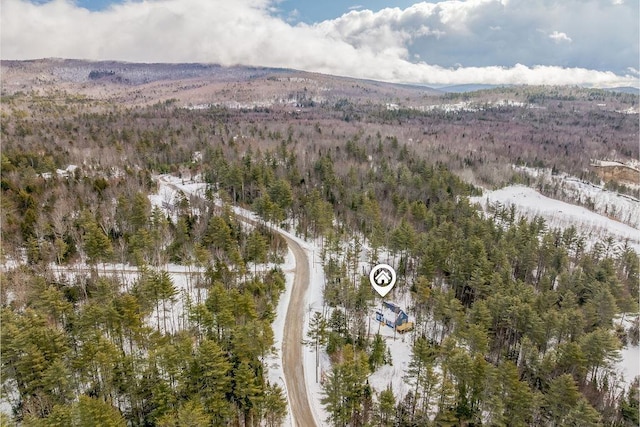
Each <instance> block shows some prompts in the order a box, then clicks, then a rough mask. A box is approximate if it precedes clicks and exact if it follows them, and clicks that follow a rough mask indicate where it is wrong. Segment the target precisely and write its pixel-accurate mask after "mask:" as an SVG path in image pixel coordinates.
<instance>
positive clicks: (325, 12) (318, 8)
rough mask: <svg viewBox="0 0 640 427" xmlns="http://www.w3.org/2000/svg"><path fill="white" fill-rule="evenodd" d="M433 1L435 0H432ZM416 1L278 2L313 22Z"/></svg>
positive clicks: (106, 0) (90, 4)
mask: <svg viewBox="0 0 640 427" xmlns="http://www.w3.org/2000/svg"><path fill="white" fill-rule="evenodd" d="M432 2H433V1H432ZM119 3H123V1H118V0H78V1H76V4H77V5H78V6H81V7H84V8H86V9H89V10H92V11H99V10H104V9H106V8H108V7H109V6H111V5H112V4H119ZM413 3H415V2H414V1H411V0H403V1H384V0H363V1H356V2H348V1H341V0H324V1H315V0H311V1H310V0H283V1H281V2H279V3H277V4H276V7H277V8H278V9H279V13H278V14H279V15H280V16H282V17H283V18H285V19H287V20H289V22H296V23H297V22H306V23H309V24H312V23H314V22H320V21H324V20H327V19H333V18H337V17H339V16H341V15H343V14H344V13H347V12H349V11H350V10H360V9H370V10H372V11H378V10H380V9H384V8H385V7H399V8H403V9H404V8H406V7H408V6H410V5H412V4H413Z"/></svg>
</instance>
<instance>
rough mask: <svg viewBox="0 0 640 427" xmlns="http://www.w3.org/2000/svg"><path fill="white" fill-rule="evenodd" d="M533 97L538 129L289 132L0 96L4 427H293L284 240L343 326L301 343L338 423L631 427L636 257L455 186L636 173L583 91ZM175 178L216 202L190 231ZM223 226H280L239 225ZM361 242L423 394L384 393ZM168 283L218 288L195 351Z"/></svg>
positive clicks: (256, 124)
mask: <svg viewBox="0 0 640 427" xmlns="http://www.w3.org/2000/svg"><path fill="white" fill-rule="evenodd" d="M500 90H501V91H511V92H516V91H518V90H520V91H526V90H527V89H517V88H516V89H500ZM539 91H540V89H538V91H531V93H529V94H528V95H527V96H528V97H529V98H530V97H534V96H535V95H536V94H537V95H538V98H532V99H529V101H530V102H540V103H544V106H545V107H547V108H545V109H521V108H520V109H519V108H517V107H501V108H500V109H492V110H486V111H480V112H475V113H473V112H463V113H455V114H454V113H444V112H441V111H430V112H418V111H414V110H402V109H401V110H393V111H391V110H388V109H385V108H384V106H378V105H372V104H357V103H353V102H350V101H349V100H346V99H345V100H344V101H341V102H336V103H334V104H326V105H315V106H314V105H308V106H307V108H302V109H301V110H300V111H290V110H285V109H267V108H265V109H253V110H231V109H226V108H221V107H212V108H208V109H203V110H189V109H185V108H180V106H178V105H175V103H173V102H165V103H161V104H156V105H153V106H148V107H135V108H126V107H120V106H117V104H108V103H105V102H97V101H92V100H90V99H87V98H84V97H79V96H75V95H71V94H66V93H60V92H58V93H54V94H49V95H36V94H14V95H12V96H10V97H5V98H4V99H3V102H2V104H3V106H2V123H1V125H2V127H1V130H2V165H1V187H2V209H1V214H2V256H3V260H4V261H3V262H4V263H5V269H4V272H3V273H2V277H1V280H2V292H1V297H2V319H1V320H2V337H1V338H2V346H1V347H2V381H3V384H2V386H3V396H4V399H5V400H6V401H8V402H10V404H11V405H12V410H13V414H12V419H11V420H9V419H7V418H5V419H4V420H3V422H5V423H6V424H7V425H12V424H13V423H16V422H17V423H20V424H21V425H26V426H31V425H33V426H56V425H74V426H85V425H87V426H88V425H96V423H98V424H99V425H104V426H109V425H114V426H116V425H118V426H120V425H123V426H124V425H133V426H151V425H158V426H181V425H193V426H208V425H215V426H227V425H229V426H231V425H240V426H257V425H268V426H275V425H280V423H281V422H282V420H283V418H284V416H285V414H286V397H285V395H284V392H283V390H282V389H281V388H280V386H279V385H277V384H270V383H269V382H268V381H267V380H266V376H265V369H267V367H266V366H265V365H264V359H265V357H266V356H267V355H268V354H270V352H271V351H272V349H271V347H272V346H273V332H272V330H271V322H272V321H273V319H274V307H275V306H276V305H277V301H278V299H279V296H280V294H281V292H282V291H283V289H284V286H285V280H284V275H283V273H282V271H281V270H280V269H278V268H274V269H270V270H266V271H262V270H261V271H258V270H256V269H252V268H251V267H250V266H251V265H252V264H250V263H253V264H254V265H255V263H264V262H266V261H273V262H278V261H279V260H281V259H282V256H283V253H284V251H285V248H286V244H285V242H284V241H283V240H282V238H280V237H278V235H277V234H274V233H273V232H271V231H270V229H269V228H268V227H266V224H267V223H270V224H278V225H282V226H284V227H287V228H290V229H291V230H292V231H294V232H296V233H297V234H298V235H300V236H303V237H305V238H307V239H321V240H322V244H323V248H325V249H324V251H325V253H324V254H323V257H324V259H325V263H324V269H325V275H326V279H327V280H326V284H325V289H324V297H325V304H326V306H327V309H326V310H325V311H324V313H323V314H319V315H317V316H316V317H314V319H313V321H312V324H311V329H310V334H309V337H307V338H308V341H309V343H312V344H314V343H317V344H319V345H320V346H321V347H322V348H323V349H324V350H325V351H326V352H327V353H328V354H329V356H330V358H331V360H332V370H331V372H330V373H329V374H328V377H327V379H326V380H325V382H324V385H323V387H324V390H325V397H324V399H323V404H324V405H325V407H326V408H327V411H328V413H329V414H330V418H329V419H328V420H327V423H328V424H330V425H335V426H347V425H348V426H423V425H439V426H454V425H510V426H518V425H523V426H524V425H532V426H564V425H576V426H578V425H579V426H590V425H593V426H597V425H614V426H634V425H638V422H639V413H638V410H639V409H638V382H637V381H636V382H635V383H634V384H633V387H626V388H625V387H619V386H620V384H619V383H618V380H617V378H616V377H615V375H613V374H612V370H611V367H612V363H613V362H614V361H615V360H616V358H617V357H618V350H619V349H620V347H621V345H622V343H623V342H626V341H627V340H634V339H635V340H636V342H637V336H638V331H637V322H636V326H635V330H632V331H628V330H624V329H623V328H620V327H617V328H616V327H615V326H614V322H613V320H614V318H615V317H616V316H617V315H618V314H620V313H637V312H638V294H639V289H638V284H639V280H640V277H639V268H640V267H639V259H638V254H637V253H635V252H634V251H633V250H632V249H631V248H628V247H626V245H624V243H618V242H615V241H612V240H610V239H609V240H604V241H602V242H601V243H599V244H597V245H595V246H592V247H589V246H588V245H587V244H586V242H585V240H584V238H583V237H582V236H581V234H580V230H579V229H577V228H571V229H567V230H564V231H562V230H556V229H550V228H549V227H547V226H546V225H545V223H544V220H542V219H539V218H538V219H535V220H533V221H526V220H524V219H521V218H520V217H519V216H518V215H517V212H515V211H513V210H510V209H505V208H503V207H500V206H496V207H495V208H494V209H492V210H491V211H490V212H489V213H487V214H486V215H484V214H482V213H481V212H480V211H479V210H478V208H477V207H476V206H472V205H471V204H470V203H469V199H468V196H470V195H476V194H480V190H479V189H478V188H477V187H475V186H474V185H472V184H470V183H469V182H468V181H465V180H463V179H461V178H460V176H462V177H465V178H469V177H470V176H471V177H473V179H471V180H470V181H472V182H476V183H478V182H480V183H483V184H485V185H493V184H499V183H505V182H508V181H509V180H517V179H519V178H518V177H517V176H515V177H514V176H513V174H512V173H511V172H509V168H508V166H509V164H512V163H517V162H523V163H527V162H530V163H532V164H533V163H535V162H537V163H538V165H540V166H541V165H546V166H554V167H556V168H559V169H561V170H566V171H567V172H577V173H579V174H582V176H583V177H585V178H587V177H588V175H589V173H587V172H584V171H583V170H582V169H580V170H577V171H576V170H572V168H575V164H580V162H582V164H583V165H584V164H585V163H584V161H587V162H588V159H589V158H597V157H599V156H600V157H604V156H605V155H606V154H607V153H608V152H609V151H610V150H616V151H618V152H620V153H624V155H627V156H635V157H637V155H638V153H637V149H638V148H637V144H635V142H637V132H638V121H637V115H635V116H633V115H622V114H617V113H613V112H601V113H597V112H594V111H591V110H589V111H587V112H584V111H581V110H579V109H578V108H576V106H583V105H591V104H590V102H591V103H592V102H593V100H590V99H587V97H588V96H590V95H588V93H587V91H584V92H580V91H579V90H577V94H576V95H573V96H574V98H573V99H565V98H564V97H561V96H560V95H557V94H556V95H555V96H554V95H553V92H550V93H547V94H546V95H545V96H542V95H540V93H539ZM597 94H598V96H602V97H605V99H608V98H606V97H613V98H620V97H626V98H625V99H624V101H625V102H628V103H630V104H633V103H635V102H636V98H635V97H632V96H629V95H619V94H607V93H604V92H602V93H601V92H597ZM520 95H521V94H519V96H520ZM592 95H593V94H592ZM460 96H462V95H460ZM453 98H455V97H453ZM627 98H628V99H627ZM527 99H528V98H527ZM454 100H455V99H454ZM572 103H575V104H572ZM512 117H519V119H518V120H516V121H515V123H512V122H513V120H512ZM634 134H635V137H633V138H635V139H632V136H631V135H634ZM610 135H613V136H615V138H614V140H613V141H603V139H607V138H612V137H611V136H610ZM587 136H589V138H590V139H589V140H588V141H587V140H586V138H587ZM507 141H509V143H507ZM634 141H635V142H634ZM196 152H198V153H200V155H199V156H194V153H196ZM585 159H586V160H585ZM69 165H77V166H78V167H77V168H76V169H67V167H68V166H69ZM57 169H62V170H65V169H67V172H64V173H59V172H56V170H57ZM454 172H456V173H454ZM160 173H172V174H176V175H178V176H181V177H183V178H184V179H186V180H188V179H191V177H192V176H194V175H196V174H200V175H201V177H202V178H203V179H205V180H206V182H207V183H209V184H210V185H209V191H208V197H207V199H200V198H197V197H190V196H188V195H183V197H182V198H181V200H179V201H178V202H177V203H176V204H175V212H174V214H175V218H173V217H171V216H167V215H165V214H164V213H163V212H162V211H161V210H159V209H157V208H155V209H153V208H152V206H151V204H150V202H149V199H148V197H147V196H148V194H151V193H154V192H155V190H156V183H155V181H154V179H153V176H154V175H155V174H160ZM216 195H217V196H219V197H221V198H222V200H223V201H224V203H223V206H220V205H219V204H216V203H214V198H215V196H216ZM229 205H241V206H245V207H248V208H250V209H252V210H254V211H255V212H257V213H258V214H259V215H260V216H261V217H262V218H263V220H264V223H265V224H262V225H260V224H259V225H256V226H253V227H248V226H246V225H243V224H242V223H241V222H240V221H239V220H238V219H237V218H236V217H234V215H233V214H232V211H231V210H230V208H229ZM354 242H355V243H354ZM365 243H366V245H368V247H370V248H371V251H372V253H373V254H374V255H373V257H375V254H376V253H377V251H389V252H390V253H391V254H392V255H393V256H394V257H395V258H396V259H398V265H397V267H398V268H397V270H398V275H399V283H398V285H397V286H398V291H399V292H407V293H410V294H411V295H412V300H413V302H414V304H413V306H412V307H410V310H411V311H412V313H415V315H416V320H417V321H416V330H415V331H414V332H413V333H412V334H411V339H412V342H413V344H412V348H413V351H412V362H411V369H410V370H409V371H408V372H407V373H406V380H407V382H408V383H409V384H411V386H412V391H411V392H410V393H409V394H408V395H406V396H395V395H394V392H393V390H391V389H390V388H389V389H387V390H373V389H372V388H371V387H370V386H369V384H368V381H367V378H368V375H369V374H370V373H371V372H374V371H375V370H376V369H377V368H379V367H380V366H381V365H383V364H385V363H393V361H392V360H389V357H388V356H387V355H388V352H387V350H386V348H385V342H384V341H383V340H382V339H381V337H379V336H369V335H368V334H367V330H366V323H367V321H366V318H367V316H368V314H369V310H370V307H371V306H372V304H374V301H373V294H372V293H371V291H370V286H369V284H368V281H367V278H366V277H362V275H361V274H358V271H357V259H358V257H359V254H360V251H361V250H362V245H363V244H365ZM169 263H173V264H180V265H185V266H191V267H193V270H192V274H190V275H189V277H190V281H191V282H190V286H193V287H194V288H198V289H202V290H203V298H202V300H200V301H198V300H194V301H191V303H190V304H189V305H188V307H186V309H185V313H183V314H182V318H183V319H182V324H183V327H182V328H180V330H179V331H178V332H170V331H169V330H168V328H167V326H166V323H165V322H166V319H167V317H166V316H164V315H163V316H161V315H160V313H161V312H163V311H165V310H166V307H167V304H168V303H169V302H171V301H172V300H174V299H175V298H176V293H177V290H176V287H175V286H174V284H173V283H172V281H171V278H170V277H169V276H168V274H167V273H166V271H165V267H166V266H167V265H168V264H169ZM115 265H127V266H131V267H133V266H135V267H136V268H137V269H138V271H139V274H137V275H135V278H134V279H132V280H129V279H127V278H126V277H125V275H124V274H120V275H119V274H117V273H118V271H117V268H119V267H113V266H115ZM112 273H116V274H112ZM163 323H165V324H163Z"/></svg>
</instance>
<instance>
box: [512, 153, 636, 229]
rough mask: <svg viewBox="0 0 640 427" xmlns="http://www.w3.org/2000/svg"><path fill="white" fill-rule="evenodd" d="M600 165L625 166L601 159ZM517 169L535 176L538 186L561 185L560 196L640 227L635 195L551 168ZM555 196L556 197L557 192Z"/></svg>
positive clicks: (630, 165)
mask: <svg viewBox="0 0 640 427" xmlns="http://www.w3.org/2000/svg"><path fill="white" fill-rule="evenodd" d="M597 164H601V165H606V164H614V165H624V164H622V163H618V162H599V163H597ZM632 165H634V163H631V162H630V163H629V164H628V165H626V166H629V167H635V166H632ZM513 168H514V169H515V170H516V171H519V172H524V173H525V174H527V175H529V176H530V177H532V178H535V180H536V182H535V184H534V186H535V187H536V188H543V186H545V187H552V188H555V187H557V189H558V194H557V197H558V198H560V199H563V200H567V201H569V202H571V203H577V204H579V205H586V206H589V208H590V209H593V211H594V212H596V213H599V214H601V215H605V216H607V217H610V218H614V219H617V220H618V221H621V222H624V223H625V224H627V225H630V226H632V227H635V228H638V227H639V226H640V200H638V199H636V198H635V197H632V196H628V195H626V194H619V193H616V192H615V191H610V190H606V189H605V188H604V187H603V185H596V184H593V183H591V182H587V181H582V180H581V179H579V178H576V177H575V176H571V175H567V174H564V173H561V174H556V175H554V174H553V173H552V171H551V169H548V168H547V169H540V168H531V167H526V166H514V167H513ZM601 184H603V183H601ZM627 185H628V186H630V187H640V182H639V183H638V185H637V186H633V185H632V184H627ZM554 197H556V196H555V195H554Z"/></svg>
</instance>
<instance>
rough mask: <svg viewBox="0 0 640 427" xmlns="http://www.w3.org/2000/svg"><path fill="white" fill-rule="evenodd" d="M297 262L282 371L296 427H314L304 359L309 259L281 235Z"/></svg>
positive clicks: (286, 325)
mask: <svg viewBox="0 0 640 427" xmlns="http://www.w3.org/2000/svg"><path fill="white" fill-rule="evenodd" d="M280 235H281V236H282V237H284V238H285V240H286V241H287V244H288V245H289V248H291V251H292V252H293V255H294V256H295V258H296V272H295V275H294V278H293V289H292V290H291V298H290V299H289V307H288V308H287V316H286V318H285V321H284V336H283V337H282V369H283V370H284V378H285V382H286V383H287V394H288V395H289V405H290V406H291V414H292V416H293V425H298V426H300V427H312V426H315V425H316V422H315V419H314V418H313V413H312V412H311V407H310V406H309V400H308V396H307V388H306V381H305V378H304V368H303V366H304V365H303V360H302V359H303V355H302V339H303V336H302V331H303V329H302V325H303V324H304V294H305V293H306V292H307V288H308V287H309V259H308V258H307V254H306V253H305V251H304V250H303V249H302V247H301V246H300V245H299V244H298V242H296V241H295V240H293V239H291V238H290V237H287V236H285V235H284V234H282V233H280Z"/></svg>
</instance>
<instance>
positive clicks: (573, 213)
mask: <svg viewBox="0 0 640 427" xmlns="http://www.w3.org/2000/svg"><path fill="white" fill-rule="evenodd" d="M471 202H472V203H479V204H480V205H481V206H482V208H483V209H484V210H485V211H486V210H487V208H488V207H489V205H495V204H500V205H502V206H506V207H509V206H511V205H513V206H515V208H516V210H517V212H518V214H520V215H524V216H525V217H527V218H533V217H534V216H540V217H542V218H544V219H545V221H546V222H547V226H548V227H550V228H561V229H564V228H568V227H570V226H572V225H573V226H575V227H576V228H577V230H578V232H579V233H581V234H582V235H583V236H584V237H585V239H586V241H587V243H589V244H595V243H596V242H599V241H602V240H604V239H605V238H607V237H609V236H611V237H613V238H615V240H616V241H617V242H619V244H620V245H622V244H623V243H624V242H626V241H628V243H629V245H630V246H631V247H632V248H633V249H635V251H636V252H638V253H640V230H638V229H637V228H633V227H631V226H629V225H626V224H623V223H621V222H618V221H616V220H613V219H611V218H608V217H606V216H603V215H599V214H597V213H595V212H593V211H590V210H588V209H586V208H583V207H580V206H576V205H572V204H570V203H566V202H562V201H560V200H555V199H551V198H549V197H546V196H543V195H542V194H540V193H538V192H537V191H536V190H534V189H532V188H529V187H524V186H509V187H505V188H501V189H499V190H495V191H485V192H484V194H483V195H482V196H480V197H472V198H471Z"/></svg>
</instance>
